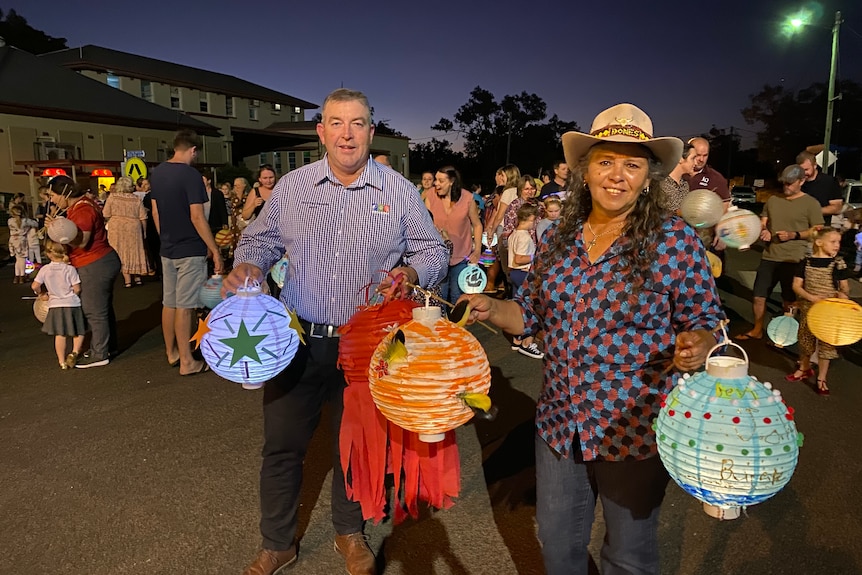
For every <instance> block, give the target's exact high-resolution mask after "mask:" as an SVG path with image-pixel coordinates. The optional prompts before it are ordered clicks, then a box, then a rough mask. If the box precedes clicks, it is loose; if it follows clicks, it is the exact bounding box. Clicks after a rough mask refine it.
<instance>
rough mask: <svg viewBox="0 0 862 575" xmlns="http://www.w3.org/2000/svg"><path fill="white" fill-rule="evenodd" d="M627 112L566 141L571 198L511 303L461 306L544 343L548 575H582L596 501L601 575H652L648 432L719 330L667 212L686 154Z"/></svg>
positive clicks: (540, 476) (654, 496)
mask: <svg viewBox="0 0 862 575" xmlns="http://www.w3.org/2000/svg"><path fill="white" fill-rule="evenodd" d="M652 131H653V130H652V121H651V120H650V118H649V117H648V116H647V115H646V114H645V113H644V112H643V111H642V110H640V109H638V108H637V107H635V106H633V105H631V104H619V105H617V106H614V107H612V108H609V109H607V110H605V111H604V112H602V113H601V114H599V115H598V116H597V117H596V119H595V120H594V121H593V126H592V129H591V131H590V133H589V134H581V133H577V132H568V133H566V134H564V135H563V150H564V151H565V156H566V162H567V163H568V164H569V166H570V167H571V169H572V181H571V185H570V187H569V189H570V190H572V192H571V193H570V194H569V196H568V201H567V202H566V203H565V204H564V208H563V213H562V218H561V221H560V223H559V224H558V225H557V226H556V227H554V228H552V229H550V230H548V231H547V232H546V233H545V235H544V237H543V239H542V241H541V242H540V244H539V247H538V253H537V255H536V258H535V260H534V267H533V270H532V272H531V273H530V275H528V277H527V279H526V280H525V281H524V283H523V284H522V285H521V286H520V288H519V289H518V290H517V292H516V294H515V297H514V299H513V300H494V299H491V298H488V297H487V296H482V295H470V296H465V297H468V298H469V299H470V304H471V308H472V311H471V319H472V320H490V321H491V322H493V323H495V324H497V325H498V326H500V327H501V328H503V329H504V330H506V331H507V332H509V333H513V334H520V333H539V332H542V333H544V343H545V346H544V347H545V350H546V353H545V370H544V371H545V374H544V385H543V390H542V393H541V395H540V397H539V403H538V409H537V414H536V428H537V435H536V486H537V504H536V517H537V520H538V524H539V539H540V540H541V543H542V554H543V556H544V560H545V567H546V569H547V572H548V573H549V574H551V575H555V574H558V573H566V574H569V573H584V574H586V573H587V570H588V563H589V553H588V551H587V545H588V543H589V541H590V526H591V524H592V522H593V517H594V515H593V514H594V509H595V502H596V497H597V496H599V497H601V498H602V505H603V509H604V516H605V523H606V526H607V536H606V537H605V540H604V546H603V549H602V553H601V562H602V573H604V574H605V575H609V574H617V573H644V574H645V573H658V572H659V556H658V543H657V531H658V514H659V507H660V505H661V501H662V498H663V497H664V491H665V487H666V485H667V482H668V475H667V473H666V472H665V470H664V467H662V464H661V462H660V461H659V458H658V457H657V448H656V436H655V433H654V432H653V430H652V420H653V419H654V418H655V417H656V415H657V414H658V410H659V407H660V404H661V401H662V397H663V396H664V395H665V394H667V393H668V392H669V391H670V390H671V388H672V387H673V382H674V379H675V378H676V377H678V374H676V375H675V374H674V373H673V371H672V370H671V369H669V368H670V367H675V368H676V369H678V370H679V371H692V370H696V369H698V368H700V367H701V366H702V365H703V363H704V361H705V359H706V355H707V353H708V352H709V350H710V348H711V347H712V346H713V345H715V343H716V339H715V337H714V336H713V335H712V332H713V329H715V328H716V327H717V326H718V325H719V323H720V322H721V321H722V320H723V319H724V313H723V312H722V310H721V307H720V303H719V299H718V295H717V292H716V289H715V284H714V283H713V278H712V274H711V273H710V269H709V265H708V264H707V258H706V253H705V252H704V248H703V244H702V243H701V241H700V240H699V239H698V237H697V234H696V233H695V231H694V230H693V229H692V228H690V227H689V226H688V225H687V224H686V223H685V222H683V221H682V220H681V219H680V218H677V217H673V216H671V215H670V214H669V213H668V212H667V211H666V209H665V208H664V205H663V196H662V192H661V185H660V184H661V180H662V179H663V178H664V176H665V175H666V174H667V172H668V171H669V170H670V169H671V168H673V167H674V166H676V165H677V162H678V161H679V159H680V155H681V151H682V142H681V141H680V140H679V139H677V138H656V137H653V134H652Z"/></svg>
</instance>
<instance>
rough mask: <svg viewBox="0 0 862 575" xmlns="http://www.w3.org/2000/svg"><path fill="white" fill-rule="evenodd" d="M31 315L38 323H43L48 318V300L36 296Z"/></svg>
mask: <svg viewBox="0 0 862 575" xmlns="http://www.w3.org/2000/svg"><path fill="white" fill-rule="evenodd" d="M33 315H35V316H36V319H38V320H39V323H45V320H46V319H47V318H48V300H47V299H41V298H38V297H37V298H36V301H34V302H33Z"/></svg>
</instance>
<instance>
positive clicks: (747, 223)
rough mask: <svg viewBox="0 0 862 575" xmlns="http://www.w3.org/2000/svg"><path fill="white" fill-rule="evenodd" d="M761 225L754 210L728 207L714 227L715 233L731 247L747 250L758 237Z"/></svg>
mask: <svg viewBox="0 0 862 575" xmlns="http://www.w3.org/2000/svg"><path fill="white" fill-rule="evenodd" d="M761 229H762V225H761V223H760V217H758V216H757V215H756V214H755V213H754V212H751V211H749V210H741V209H728V210H727V213H726V214H724V215H723V216H722V217H721V220H719V222H718V225H716V227H715V233H716V235H717V236H718V237H719V238H721V241H723V242H724V243H725V244H727V245H728V246H729V247H731V248H737V249H740V250H747V249H748V248H750V247H751V244H753V243H754V242H756V241H757V240H758V239H759V238H760V231H761Z"/></svg>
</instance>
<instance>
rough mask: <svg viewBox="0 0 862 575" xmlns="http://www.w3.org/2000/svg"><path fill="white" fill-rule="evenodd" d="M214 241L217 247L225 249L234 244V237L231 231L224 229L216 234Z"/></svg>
mask: <svg viewBox="0 0 862 575" xmlns="http://www.w3.org/2000/svg"><path fill="white" fill-rule="evenodd" d="M214 239H215V243H216V245H217V246H220V247H223V248H226V247H228V246H232V245H233V244H234V240H235V239H236V236H235V235H234V233H233V232H232V231H230V230H229V229H227V228H224V229H221V230H219V231H217V232H216V235H215V238H214Z"/></svg>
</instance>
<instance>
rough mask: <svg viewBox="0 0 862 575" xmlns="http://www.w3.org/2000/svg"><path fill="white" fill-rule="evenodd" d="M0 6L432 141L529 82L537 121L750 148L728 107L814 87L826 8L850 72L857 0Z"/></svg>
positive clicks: (860, 59) (856, 50) (38, 22)
mask: <svg viewBox="0 0 862 575" xmlns="http://www.w3.org/2000/svg"><path fill="white" fill-rule="evenodd" d="M806 5H807V6H809V7H810V8H811V9H812V11H813V12H814V13H819V19H818V20H817V22H816V25H814V26H811V27H809V28H807V29H805V30H803V31H802V32H801V33H800V34H797V35H796V36H795V37H794V38H792V39H787V38H785V37H783V36H781V35H780V32H779V29H780V24H781V22H782V20H783V19H784V17H785V15H787V14H789V13H791V12H793V11H795V10H797V9H799V8H802V7H805V6H806ZM8 8H14V9H15V10H16V11H18V13H20V14H21V15H23V16H24V17H25V18H27V20H28V21H29V22H30V24H31V25H33V26H34V27H36V28H39V29H41V30H44V31H45V32H47V33H48V34H51V35H53V36H62V37H65V38H67V40H68V44H69V46H70V47H76V46H80V45H84V44H96V45H100V46H105V47H107V48H113V49H117V50H123V51H127V52H132V53H137V54H140V55H143V56H149V57H153V58H159V59H165V60H171V61H174V62H177V63H180V64H185V65H189V66H196V67H200V68H205V69H208V70H214V71H219V72H223V73H227V74H231V75H234V76H238V77H241V78H244V79H247V80H250V81H252V82H256V83H259V84H262V85H265V86H268V87H270V88H273V89H275V90H279V91H281V92H285V93H287V94H290V95H293V96H297V97H299V98H302V99H305V100H309V101H312V102H317V103H321V102H322V101H323V98H324V97H325V96H326V94H327V93H328V92H329V91H331V90H332V89H334V88H337V87H339V86H340V85H342V84H343V85H344V86H345V87H350V88H355V89H359V90H362V91H364V92H365V93H366V94H367V95H368V97H369V99H370V101H371V104H372V105H373V106H374V107H375V111H376V119H378V120H379V119H384V120H388V121H389V123H390V125H391V126H392V127H393V128H395V129H398V130H400V131H402V132H404V133H405V134H406V135H408V136H409V137H410V138H411V139H413V140H417V141H422V140H424V139H428V138H430V137H432V136H435V135H436V136H437V137H440V136H441V134H439V133H436V132H434V131H432V130H431V129H430V126H431V125H432V124H434V123H435V122H437V120H439V119H440V118H441V117H443V116H446V117H449V118H451V117H452V116H453V115H454V113H455V112H456V111H457V109H458V107H459V106H460V105H461V104H463V103H464V102H466V101H467V98H468V96H469V93H470V91H471V90H472V89H473V88H474V87H475V86H477V85H480V86H482V87H483V88H485V89H487V90H490V91H491V92H492V93H493V94H494V95H495V96H497V98H498V99H499V98H501V97H502V96H504V95H505V94H515V93H520V92H521V91H527V92H535V93H536V94H538V95H539V96H540V97H541V98H543V99H544V100H545V102H546V103H547V104H548V112H549V115H550V114H553V113H556V114H557V115H558V116H559V117H560V118H561V119H563V120H574V121H577V122H578V123H579V124H580V126H581V127H582V128H584V129H588V128H589V124H590V123H591V122H592V118H593V117H594V116H595V115H596V113H598V112H599V111H600V110H602V109H604V108H606V107H608V106H611V105H613V104H615V103H618V102H623V101H629V102H632V103H634V104H636V105H638V106H640V107H641V108H643V109H644V110H646V111H647V113H649V114H650V115H651V117H652V119H653V122H654V124H655V130H656V133H658V134H661V135H677V136H680V137H688V136H691V135H694V134H696V133H700V132H703V131H706V130H708V129H709V128H710V126H711V125H712V124H715V125H717V126H718V127H720V128H729V127H730V126H734V127H735V128H736V129H737V130H740V129H742V130H747V131H742V132H741V133H742V134H743V135H744V136H745V140H744V143H746V144H751V143H753V132H752V131H751V130H753V127H751V126H748V125H746V124H745V122H744V120H743V119H742V115H741V114H740V110H741V109H742V108H743V107H744V106H746V104H747V103H748V101H749V99H748V96H749V95H750V94H753V93H756V92H758V91H759V90H760V88H761V87H762V86H763V85H764V84H766V83H771V84H776V83H783V84H784V85H785V86H786V87H787V88H789V89H799V88H802V87H806V86H808V85H809V84H811V83H812V82H814V81H823V82H825V81H826V79H827V77H828V72H829V56H830V49H831V32H830V29H831V26H832V22H833V20H834V14H835V10H841V11H842V14H843V16H844V19H845V23H844V25H843V26H842V32H841V49H840V56H841V57H840V76H841V77H843V78H849V79H853V80H856V81H858V82H862V2H859V1H858V0H843V1H827V2H822V3H808V4H806V3H805V2H801V3H794V2H788V1H777V0H748V1H744V0H727V1H713V2H707V1H701V2H676V1H668V2H643V1H642V0H618V1H614V2H601V1H593V2H583V1H572V0H567V1H551V0H532V1H530V2H524V1H517V2H516V1H513V0H498V1H495V2H490V1H483V0H476V1H472V0H460V1H452V0H435V1H432V2H429V1H422V2H411V1H409V0H408V1H403V0H402V1H400V2H394V1H384V0H369V1H364V2H359V1H353V2H339V1H333V2H293V1H285V0H281V1H279V0H258V1H248V2H236V1H227V0H212V1H208V2H203V1H200V0H189V1H185V2H176V3H173V2H171V3H168V2H165V3H161V2H139V3H136V2H129V1H126V2H116V1H114V0H111V1H109V0H86V1H79V2H69V1H68V0H63V1H59V0H41V1H38V2H35V1H33V0H0V9H4V10H5V9H8ZM309 117H310V114H309ZM824 119H825V110H824ZM449 139H450V140H453V141H456V140H457V135H456V134H452V135H450V136H449Z"/></svg>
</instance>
